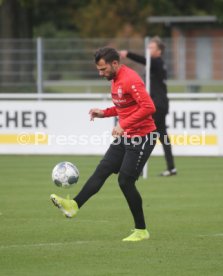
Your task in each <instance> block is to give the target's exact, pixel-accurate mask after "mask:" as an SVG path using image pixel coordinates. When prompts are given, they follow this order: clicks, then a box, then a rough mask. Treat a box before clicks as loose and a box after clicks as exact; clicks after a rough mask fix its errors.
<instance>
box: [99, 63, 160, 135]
mask: <svg viewBox="0 0 223 276" xmlns="http://www.w3.org/2000/svg"><path fill="white" fill-rule="evenodd" d="M111 95H112V100H113V103H114V105H115V106H113V107H110V108H107V109H105V110H103V112H104V117H111V116H118V117H119V124H120V126H121V128H123V129H124V132H125V134H127V135H128V136H130V137H132V136H136V135H137V136H145V135H146V134H148V133H149V132H151V131H154V130H155V129H156V126H155V123H154V120H153V118H152V114H153V113H154V112H155V111H156V109H155V106H154V103H153V101H152V99H151V97H150V96H149V94H148V92H147V91H146V89H145V84H144V82H143V81H142V79H141V78H140V76H139V75H138V74H137V73H136V72H135V71H134V70H132V69H130V68H129V67H127V66H125V65H121V67H120V69H119V71H118V73H117V75H116V77H115V78H114V79H113V80H112V85H111Z"/></svg>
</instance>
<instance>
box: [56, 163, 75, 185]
mask: <svg viewBox="0 0 223 276" xmlns="http://www.w3.org/2000/svg"><path fill="white" fill-rule="evenodd" d="M78 178H79V171H78V169H77V167H76V166H74V164H72V163H70V162H67V161H65V162H61V163H59V164H57V165H56V166H55V167H54V168H53V171H52V179H53V183H54V184H55V185H56V186H58V187H62V188H70V187H71V186H72V185H73V184H75V183H77V181H78Z"/></svg>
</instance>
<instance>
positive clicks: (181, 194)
mask: <svg viewBox="0 0 223 276" xmlns="http://www.w3.org/2000/svg"><path fill="white" fill-rule="evenodd" d="M64 160H67V161H71V162H73V163H75V164H76V165H77V167H78V168H79V170H80V174H81V177H80V180H79V182H78V184H77V185H76V186H74V187H73V188H71V189H70V190H62V189H60V188H57V187H56V186H54V185H53V184H52V182H51V171H52V168H53V167H54V165H55V164H56V163H57V162H60V161H64ZM98 160H99V157H87V156H85V157H83V156H82V157H80V156H76V157H75V156H1V157H0V166H1V182H0V221H1V225H0V275H2V276H7V275H10V276H14V275H16V276H20V275H21V276H26V275H27V276H32V275H38V276H39V275H43V276H48V275H53V276H57V275H58V276H60V275H61V276H62V275H63V276H65V275H77V276H79V275H80V276H82V275H83V276H85V275H86V276H94V275H95V276H102V275H103V276H110V275H115V276H116V275H127V276H131V275H132V276H141V275H157V276H162V275H165V276H166V275H170V276H172V275H179V276H184V275H185V276H189V275H195V276H200V275H201V276H204V275H211V276H213V275H219V276H220V275H223V200H222V197H223V159H222V158H211V157H202V158H198V157H197V158H195V157H193V158H192V157H191V158H189V157H178V158H176V164H177V168H178V171H179V175H177V176H176V177H169V178H160V177H157V174H158V173H159V172H160V171H161V170H162V169H163V168H164V167H165V166H164V165H165V164H164V158H163V157H152V158H151V159H150V164H149V167H150V168H149V178H148V179H147V180H142V179H140V180H139V181H138V183H137V187H138V189H139V190H140V192H141V194H142V197H143V203H144V210H145V216H146V221H147V224H148V229H149V232H150V234H151V238H150V239H149V240H148V241H143V242H139V243H123V242H121V240H122V238H124V237H126V236H127V235H129V234H130V229H132V228H133V221H132V217H131V215H130V212H129V210H128V207H127V204H126V202H125V200H124V198H123V195H122V194H121V191H120V190H119V187H118V185H117V177H116V176H115V175H114V176H112V177H110V178H109V180H108V181H107V182H106V184H105V185H104V187H103V188H102V190H101V191H100V192H99V193H98V194H97V195H95V196H94V197H93V198H91V199H90V200H89V201H88V202H87V203H86V205H85V206H83V208H82V209H81V210H80V212H79V213H78V216H77V217H76V218H75V219H70V220H69V219H66V218H64V217H63V216H62V214H61V213H60V211H59V210H58V209H57V208H55V207H54V206H53V204H52V203H51V202H50V200H49V195H50V194H51V193H54V192H55V193H58V194H60V195H62V196H66V194H67V193H69V194H70V195H71V196H73V195H75V194H76V193H77V192H78V191H79V189H80V188H81V186H82V185H83V183H84V181H85V180H86V179H87V178H88V176H89V175H90V174H91V172H92V171H93V170H94V168H95V165H96V163H97V162H98Z"/></svg>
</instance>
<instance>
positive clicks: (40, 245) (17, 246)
mask: <svg viewBox="0 0 223 276" xmlns="http://www.w3.org/2000/svg"><path fill="white" fill-rule="evenodd" d="M92 242H96V241H75V242H48V243H30V244H10V245H0V250H1V249H10V248H21V247H23V248H26V247H44V246H45V247H47V246H60V245H71V244H85V243H92Z"/></svg>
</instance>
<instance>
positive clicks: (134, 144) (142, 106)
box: [50, 47, 157, 242]
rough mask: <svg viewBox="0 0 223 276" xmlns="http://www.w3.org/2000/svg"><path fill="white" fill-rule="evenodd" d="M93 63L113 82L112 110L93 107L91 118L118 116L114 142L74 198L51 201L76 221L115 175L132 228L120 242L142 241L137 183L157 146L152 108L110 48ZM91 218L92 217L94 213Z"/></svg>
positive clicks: (143, 229)
mask: <svg viewBox="0 0 223 276" xmlns="http://www.w3.org/2000/svg"><path fill="white" fill-rule="evenodd" d="M95 64H96V68H97V70H98V72H99V76H100V77H104V78H106V79H107V80H108V81H111V96H112V100H113V106H111V107H109V108H106V109H99V108H92V109H91V110H90V112H89V114H90V119H91V120H94V119H95V118H106V117H117V116H118V122H117V124H116V126H115V127H114V128H113V129H112V133H111V134H112V136H113V137H114V141H113V142H112V143H111V145H110V147H109V149H108V151H107V152H106V153H105V155H104V157H103V158H102V160H101V162H100V163H99V164H98V166H97V168H96V169H95V171H94V173H93V174H92V175H91V177H90V178H89V179H88V181H87V182H86V183H85V184H84V186H83V188H82V190H81V191H80V192H79V193H78V195H77V196H75V197H74V198H73V199H65V198H62V197H59V196H57V195H55V194H52V195H51V196H50V199H51V200H52V202H53V203H54V205H55V206H57V207H58V208H59V209H60V210H61V211H62V212H63V213H64V214H65V216H66V217H69V218H72V217H75V216H76V214H77V212H78V211H79V209H80V208H82V206H83V205H84V204H85V203H86V202H87V201H88V199H90V198H91V197H92V196H93V195H94V194H96V193H97V192H98V191H99V190H100V189H101V187H102V186H103V185H104V183H105V181H106V179H107V178H108V177H109V176H110V175H111V174H113V173H115V174H118V183H119V186H120V188H121V191H122V193H123V195H124V197H125V199H126V201H127V203H128V206H129V209H130V211H131V213H132V216H133V220H134V224H135V229H134V231H133V233H132V234H131V235H129V236H128V237H126V238H124V239H123V241H124V242H137V241H142V240H146V239H148V238H149V232H148V230H147V229H146V223H145V219H144V212H143V206H142V198H141V195H140V193H139V191H138V190H137V188H136V181H137V179H138V177H139V175H140V173H141V171H142V169H143V167H144V165H145V163H146V162H147V160H148V158H149V156H150V154H151V152H152V151H153V149H154V147H155V144H156V139H157V133H156V132H155V131H156V126H155V123H154V120H153V118H152V114H153V113H154V112H155V106H154V103H153V101H152V99H151V97H150V96H149V94H148V92H147V91H146V88H145V84H144V82H143V81H142V79H141V78H140V77H139V75H138V74H137V73H136V72H135V71H133V70H132V69H131V68H129V67H127V66H125V65H124V64H121V63H120V56H119V54H118V52H117V51H116V50H115V49H114V48H108V47H104V48H101V49H99V50H98V51H96V53H95ZM77 120H78V118H77ZM102 208H103V207H102ZM92 214H93V215H95V212H94V210H92Z"/></svg>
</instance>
